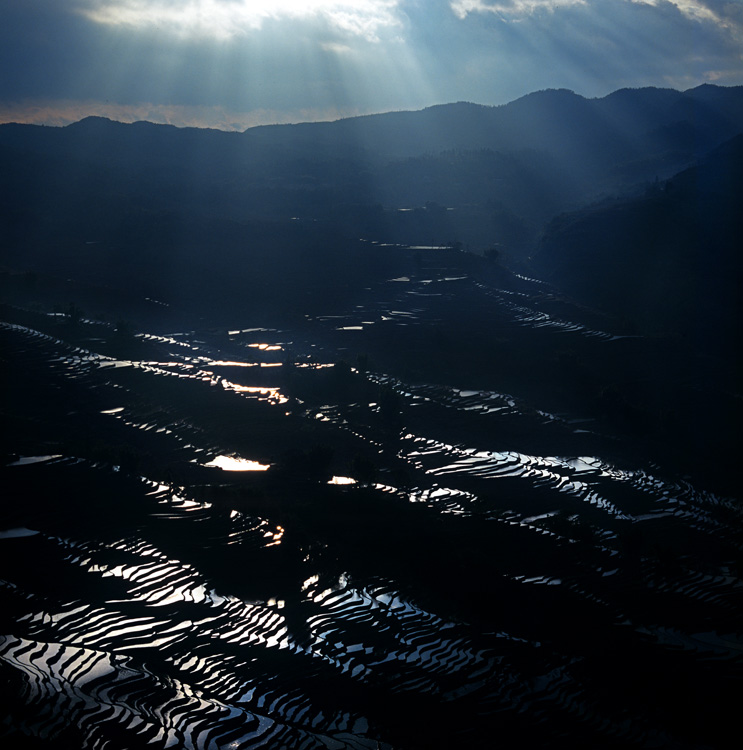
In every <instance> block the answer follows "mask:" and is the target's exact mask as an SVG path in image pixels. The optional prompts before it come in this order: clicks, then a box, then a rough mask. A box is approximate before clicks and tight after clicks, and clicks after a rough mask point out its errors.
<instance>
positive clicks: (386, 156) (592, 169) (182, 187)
mask: <svg viewBox="0 0 743 750" xmlns="http://www.w3.org/2000/svg"><path fill="white" fill-rule="evenodd" d="M738 132H743V87H736V88H720V87H715V86H703V87H699V88H696V89H692V90H690V91H686V92H679V91H672V90H665V89H640V90H622V91H618V92H615V93H614V94H611V95H610V96H607V97H604V98H603V99H586V98H584V97H581V96H579V95H577V94H575V93H573V92H571V91H565V90H558V91H541V92H537V93H534V94H530V95H528V96H525V97H522V98H521V99H519V100H517V101H514V102H512V103H510V104H507V105H504V106H501V107H485V106H480V105H476V104H469V103H463V102H460V103H457V104H448V105H441V106H436V107H430V108H428V109H425V110H422V111H420V112H392V113H388V114H381V115H371V116H367V117H357V118H349V119H345V120H339V121H337V122H330V123H308V124H299V125H282V126H270V127H259V128H252V129H250V130H248V131H246V132H244V133H228V132H222V131H218V130H199V129H195V128H175V127H172V126H167V125H154V124H152V123H147V122H138V123H134V124H131V125H126V124H122V123H118V122H112V121H110V120H106V119H104V118H99V117H89V118H86V119H84V120H82V121H80V122H78V123H75V124H73V125H70V126H68V127H65V128H51V127H38V126H30V125H13V124H10V125H3V126H0V163H1V165H2V170H3V181H2V184H1V185H0V231H1V232H2V236H3V238H4V246H3V262H4V263H5V264H6V265H7V266H8V267H10V268H11V269H14V270H31V271H48V270H50V269H52V268H53V269H57V270H58V272H59V273H65V274H67V275H68V276H75V275H78V276H81V277H82V276H85V277H86V278H91V277H96V278H97V279H98V280H106V281H107V282H108V281H111V282H112V283H113V282H114V281H115V282H116V283H122V282H125V281H126V282H127V283H128V282H129V280H131V279H132V278H138V279H141V278H142V274H144V276H145V277H146V278H147V279H148V284H149V283H151V284H152V286H153V287H154V289H156V290H159V292H160V293H175V286H174V281H173V279H179V280H180V281H179V283H184V284H186V282H187V281H188V283H187V284H186V286H189V287H193V286H195V285H197V282H198V283H201V284H203V283H205V279H209V278H212V280H213V283H212V288H213V290H214V291H215V293H216V291H217V290H218V288H219V286H220V284H222V283H225V279H224V278H223V277H225V276H226V274H224V273H220V274H219V280H218V281H217V280H214V278H215V277H214V274H215V271H214V269H215V268H224V267H225V265H226V264H229V265H230V267H231V268H232V273H231V278H230V286H233V285H238V286H239V283H238V282H235V281H234V277H235V275H238V276H239V275H240V274H243V275H244V276H245V281H244V283H245V284H246V285H248V286H249V285H250V284H252V285H253V286H255V285H256V284H258V283H259V281H258V279H262V281H261V282H260V283H263V282H266V283H267V279H269V278H275V276H276V273H277V272H274V271H272V272H271V273H269V274H268V275H267V276H266V277H265V278H263V277H261V276H260V274H258V275H256V274H255V273H249V272H248V270H247V269H248V268H249V267H253V266H255V258H256V257H257V254H258V255H260V256H261V257H263V258H270V257H273V256H276V257H280V258H281V259H282V261H281V264H278V265H277V268H278V267H280V266H281V265H283V266H284V267H287V268H290V267H292V266H293V264H296V265H297V267H301V268H303V269H304V273H303V274H302V273H300V274H299V276H300V277H303V276H307V277H308V276H311V274H310V273H309V271H310V269H311V265H312V262H313V261H312V254H313V253H314V252H317V248H319V247H324V248H326V250H327V249H328V248H332V253H333V254H334V255H333V257H334V258H336V260H337V261H338V262H337V263H336V264H335V265H336V267H338V268H341V267H344V261H345V258H344V253H345V249H346V248H349V247H356V246H357V245H358V242H359V240H364V241H367V245H366V247H369V245H368V241H372V242H380V243H405V244H411V245H419V244H424V245H446V244H448V243H461V245H462V246H463V247H465V248H469V249H471V250H473V251H475V252H484V251H486V250H487V249H489V248H493V247H495V248H497V249H498V251H499V252H500V253H501V257H511V258H516V259H519V258H524V257H526V256H527V255H528V254H529V253H530V252H531V251H532V250H533V248H534V245H535V242H536V239H537V237H538V236H539V234H540V232H541V231H542V229H543V227H544V226H545V225H546V223H547V222H548V221H549V220H550V219H551V218H552V217H553V216H555V215H557V214H559V213H561V212H566V211H570V210H574V209H577V208H579V207H581V206H582V205H586V204H587V203H588V202H591V201H593V202H595V201H596V200H597V199H598V198H600V197H602V196H603V197H607V196H609V197H610V196H616V195H621V194H624V193H625V192H626V191H627V190H628V189H630V188H633V186H637V185H638V184H640V185H644V184H650V183H652V182H653V181H655V180H656V178H658V179H661V180H663V179H667V178H668V177H670V176H671V175H672V174H674V173H676V172H679V171H680V170H681V169H683V168H685V167H689V166H691V165H692V164H694V163H695V162H696V161H697V160H698V159H699V158H700V157H701V156H702V155H703V154H705V153H706V152H707V151H708V150H709V149H711V148H714V147H716V146H718V145H719V144H721V143H722V142H723V141H724V140H725V139H728V138H730V137H732V136H733V135H735V134H736V133H738ZM635 189H636V187H635ZM659 231H660V230H659ZM553 234H554V232H553ZM91 248H95V249H96V252H92V251H91ZM206 252H208V253H210V254H211V256H212V260H211V261H210V262H209V263H208V264H205V263H204V262H202V261H198V262H197V259H199V258H201V257H202V256H203V254H204V253H206ZM328 252H329V251H328ZM112 257H117V258H120V259H125V261H126V262H124V261H123V260H122V263H123V265H122V263H119V264H118V265H117V264H115V263H113V262H112V261H111V258H112ZM241 258H242V259H243V262H241V260H240V259H241ZM299 259H301V262H300V260H299ZM365 262H366V261H365ZM271 265H272V264H271V263H267V261H265V260H264V261H261V267H264V268H265V267H268V266H271ZM362 265H364V264H362ZM204 266H207V267H206V268H205V267H204ZM364 267H368V266H365V265H364ZM114 269H116V270H115V272H114ZM137 274H140V275H139V276H138V275H137Z"/></svg>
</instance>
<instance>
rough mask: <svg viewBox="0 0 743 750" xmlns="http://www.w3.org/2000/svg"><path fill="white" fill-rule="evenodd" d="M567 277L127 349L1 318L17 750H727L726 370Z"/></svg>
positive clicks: (10, 729) (2, 641)
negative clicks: (614, 315) (620, 316)
mask: <svg viewBox="0 0 743 750" xmlns="http://www.w3.org/2000/svg"><path fill="white" fill-rule="evenodd" d="M542 287H543V285H541V284H540V283H539V282H537V281H535V280H531V279H525V278H522V279H519V280H518V283H517V284H516V285H514V286H511V287H508V288H505V287H504V288H501V287H500V286H498V285H497V284H495V283H494V282H493V280H492V279H488V278H477V279H475V278H471V277H470V276H469V275H468V274H467V273H466V272H463V271H462V269H459V268H442V269H440V270H438V271H434V270H431V269H426V268H423V269H419V270H418V272H417V273H416V272H415V270H410V271H409V272H407V273H405V274H404V275H402V274H401V275H398V276H396V277H394V278H391V279H390V281H388V282H384V283H381V284H379V285H376V286H375V287H374V288H373V289H370V290H369V291H368V293H367V295H366V296H365V297H364V298H363V299H360V300H359V301H358V302H357V303H356V304H355V305H353V306H351V307H350V309H349V310H347V311H338V310H333V311H332V312H329V313H328V314H327V315H320V316H316V317H311V318H305V319H304V320H299V321H297V323H296V325H295V326H294V327H293V328H292V329H291V330H288V329H287V327H286V325H285V324H282V327H281V328H278V327H277V328H273V329H271V328H270V327H264V326H254V325H252V322H251V321H250V320H236V321H234V322H233V323H232V324H231V326H230V327H229V328H227V327H225V328H224V329H216V328H205V329H204V330H203V331H201V330H200V331H197V332H193V333H188V332H187V333H185V334H184V333H178V334H175V333H167V332H163V331H152V332H147V331H142V332H139V333H138V334H137V335H136V336H134V337H133V339H132V340H130V341H127V342H126V345H121V344H117V343H116V342H115V341H114V342H113V343H107V339H106V337H105V336H102V337H101V345H100V346H97V345H96V342H95V341H91V340H90V337H88V339H87V341H86V343H85V345H83V344H82V342H81V341H80V338H81V337H82V334H81V333H80V332H79V331H73V330H71V329H69V328H66V327H65V326H64V325H63V324H61V323H59V322H58V321H55V320H51V319H49V318H47V317H46V316H42V315H40V314H31V313H28V312H23V314H21V313H20V312H18V311H14V310H12V309H8V308H6V309H5V317H6V321H5V322H3V323H2V324H0V343H1V344H2V351H3V353H4V357H5V363H4V369H5V373H4V377H5V384H4V387H5V390H6V394H10V397H8V398H6V399H5V401H4V404H3V419H4V425H5V426H4V430H3V443H2V451H3V456H4V465H3V466H2V468H0V474H1V475H2V486H3V488H4V497H5V499H4V501H3V505H2V516H1V517H0V520H1V521H2V523H1V524H0V526H1V527H2V529H1V530H0V613H2V614H0V618H1V619H2V628H1V629H0V685H2V700H3V706H4V709H3V711H4V720H3V722H2V724H0V741H2V742H3V744H4V746H8V747H34V748H44V747H49V748H59V747H64V748H67V747H70V748H71V747H75V748H104V747H105V748H110V749H113V750H116V749H119V748H121V749H122V750H123V749H124V748H138V747H151V748H166V747H193V748H199V749H202V748H203V749H204V750H206V749H207V748H208V749H210V750H211V748H227V747H235V748H238V747H239V748H252V747H266V748H337V749H338V750H342V749H343V748H348V749H349V750H350V749H354V750H357V749H359V748H370V749H374V750H376V749H378V748H389V749H391V748H395V749H399V750H413V749H416V750H417V749H418V748H421V749H423V748H434V747H441V748H451V747H472V748H489V747H494V746H496V745H499V746H504V747H516V746H524V747H544V748H548V747H549V748H553V747H573V748H575V747H585V748H589V747H591V748H594V747H608V748H627V747H637V748H652V747H677V748H700V747H725V742H726V737H727V732H728V731H729V730H730V729H732V728H734V726H735V723H736V719H735V716H736V711H737V703H738V699H739V695H740V686H741V678H742V677H743V638H742V637H741V633H742V632H743V628H742V627H741V626H742V624H743V623H742V618H741V613H742V612H743V580H741V574H742V573H743V562H742V561H743V554H742V553H743V534H742V533H741V520H742V516H741V506H740V502H739V500H740V498H739V497H736V494H735V493H734V492H731V490H730V488H731V487H732V486H734V483H733V482H731V481H730V478H729V476H728V474H731V473H732V469H730V468H726V467H728V463H729V461H730V456H731V453H732V449H731V448H730V446H727V447H725V443H726V442H728V441H726V440H725V436H726V434H727V433H726V432H725V430H726V429H728V427H727V422H726V421H725V419H724V418H723V417H722V416H720V414H722V413H727V411H726V410H727V409H728V403H729V402H728V400H727V399H728V398H729V392H728V391H727V390H726V387H724V386H725V382H724V380H722V379H720V380H719V381H718V380H715V379H712V380H710V379H704V380H703V381H702V380H700V373H703V372H704V369H703V368H704V364H703V363H702V364H699V363H694V362H691V361H687V360H686V359H685V355H684V353H683V351H679V350H677V349H674V348H673V347H669V348H665V349H663V348H662V347H666V346H667V345H666V344H665V343H660V344H659V343H658V342H648V341H644V340H642V339H639V338H636V337H627V336H625V333H624V332H623V331H622V330H621V327H615V328H611V327H607V328H606V329H604V328H602V327H601V326H599V325H597V323H598V322H599V321H597V319H596V318H595V317H591V318H590V319H589V317H587V316H585V315H584V314H583V312H582V311H581V310H580V309H577V308H576V309H571V308H570V307H569V306H568V305H566V304H564V303H561V304H560V306H559V312H554V311H553V309H552V308H555V309H556V308H557V307H558V305H556V303H555V301H554V300H550V299H547V298H545V294H546V293H545V291H544V289H543V288H542ZM568 313H570V315H568ZM96 330H97V329H96ZM630 354H631V355H632V357H630V356H629V355H630ZM630 359H632V361H637V362H640V363H642V367H640V368H639V369H640V370H641V372H640V373H638V372H634V371H631V368H630V365H629V364H627V363H628V361H629V360H630ZM669 373H674V374H673V375H672V376H671V375H670V374H669ZM720 378H722V376H720ZM701 382H704V384H705V386H704V387H705V389H706V390H705V393H704V398H702V397H701V396H700V394H699V385H698V384H699V383H701ZM702 405H703V406H704V409H702ZM651 406H652V409H651ZM671 406H674V407H675V408H673V409H672V408H670V407H671ZM664 409H665V410H666V411H665V412H664ZM735 413H736V412H735V411H734V410H733V411H732V412H731V414H732V415H733V416H734V415H735ZM673 420H676V421H673ZM678 423H680V424H678ZM712 428H717V430H716V431H714V432H713V431H712ZM698 432H703V433H704V434H705V436H706V437H705V439H704V440H701V439H698V440H696V441H695V440H694V439H692V438H691V437H690V436H692V435H694V434H696V433H698ZM715 457H716V458H715Z"/></svg>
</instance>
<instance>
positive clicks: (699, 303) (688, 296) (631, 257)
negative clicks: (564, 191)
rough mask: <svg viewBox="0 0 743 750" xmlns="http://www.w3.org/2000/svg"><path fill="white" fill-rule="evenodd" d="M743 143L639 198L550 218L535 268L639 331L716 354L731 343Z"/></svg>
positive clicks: (736, 304)
mask: <svg viewBox="0 0 743 750" xmlns="http://www.w3.org/2000/svg"><path fill="white" fill-rule="evenodd" d="M741 205H743V136H740V135H739V136H737V137H736V138H734V139H732V140H730V141H728V142H727V143H725V144H724V145H723V146H721V147H719V148H718V149H716V150H715V151H713V152H712V153H711V154H710V155H709V157H708V158H707V159H705V160H704V161H703V162H702V163H700V164H699V165H698V166H695V167H691V168H689V169H687V170H685V171H683V172H680V173H679V174H677V175H676V176H675V177H673V178H671V179H670V180H668V181H666V182H662V183H657V184H656V185H654V186H652V187H651V188H649V189H648V190H647V193H646V195H645V196H643V197H641V198H635V199H629V200H618V201H612V202H609V203H606V204H599V205H597V206H594V207H592V208H588V209H584V210H582V211H578V212H575V213H570V214H566V215H563V216H560V217H558V218H556V219H555V220H554V221H553V222H552V223H551V225H550V227H549V228H548V231H547V233H546V235H545V237H544V239H543V241H542V243H541V246H540V249H539V252H538V254H537V255H536V257H535V259H534V263H535V267H536V268H537V269H539V271H540V272H542V273H545V274H547V275H548V277H549V278H550V279H551V280H552V281H554V283H556V284H558V285H560V286H561V287H562V288H564V289H566V290H568V291H569V292H571V293H573V294H575V295H576V296H577V297H579V298H580V299H582V300H583V301H585V302H587V303H589V304H592V305H596V306H598V307H600V308H603V309H605V310H609V311H611V312H613V313H615V314H618V315H620V316H622V317H624V318H626V319H627V320H628V321H631V323H632V324H634V325H635V327H636V329H637V330H638V331H642V332H644V333H652V334H658V333H662V334H672V335H676V336H681V337H684V338H688V339H689V340H690V341H692V342H693V343H694V344H695V345H699V346H702V347H703V348H706V349H709V350H713V351H715V352H717V353H726V352H727V353H728V354H730V353H732V352H734V351H735V348H734V346H735V342H739V336H740V330H739V321H740V313H741V309H740V280H741V272H742V271H743V267H742V263H741V254H740V237H741V234H742V233H743V215H742V214H741V211H740V206H741Z"/></svg>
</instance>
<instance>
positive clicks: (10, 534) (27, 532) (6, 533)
mask: <svg viewBox="0 0 743 750" xmlns="http://www.w3.org/2000/svg"><path fill="white" fill-rule="evenodd" d="M38 533H39V532H38V531H34V530H33V529H26V528H23V527H18V528H15V529H4V530H0V539H20V538H22V537H24V536H36V534H38Z"/></svg>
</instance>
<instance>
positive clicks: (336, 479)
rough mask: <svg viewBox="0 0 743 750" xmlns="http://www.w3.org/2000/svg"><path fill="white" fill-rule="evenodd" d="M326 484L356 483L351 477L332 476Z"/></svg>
mask: <svg viewBox="0 0 743 750" xmlns="http://www.w3.org/2000/svg"><path fill="white" fill-rule="evenodd" d="M328 484H356V480H355V479H353V478H352V477H333V478H332V479H331V480H330V481H329V482H328Z"/></svg>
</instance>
